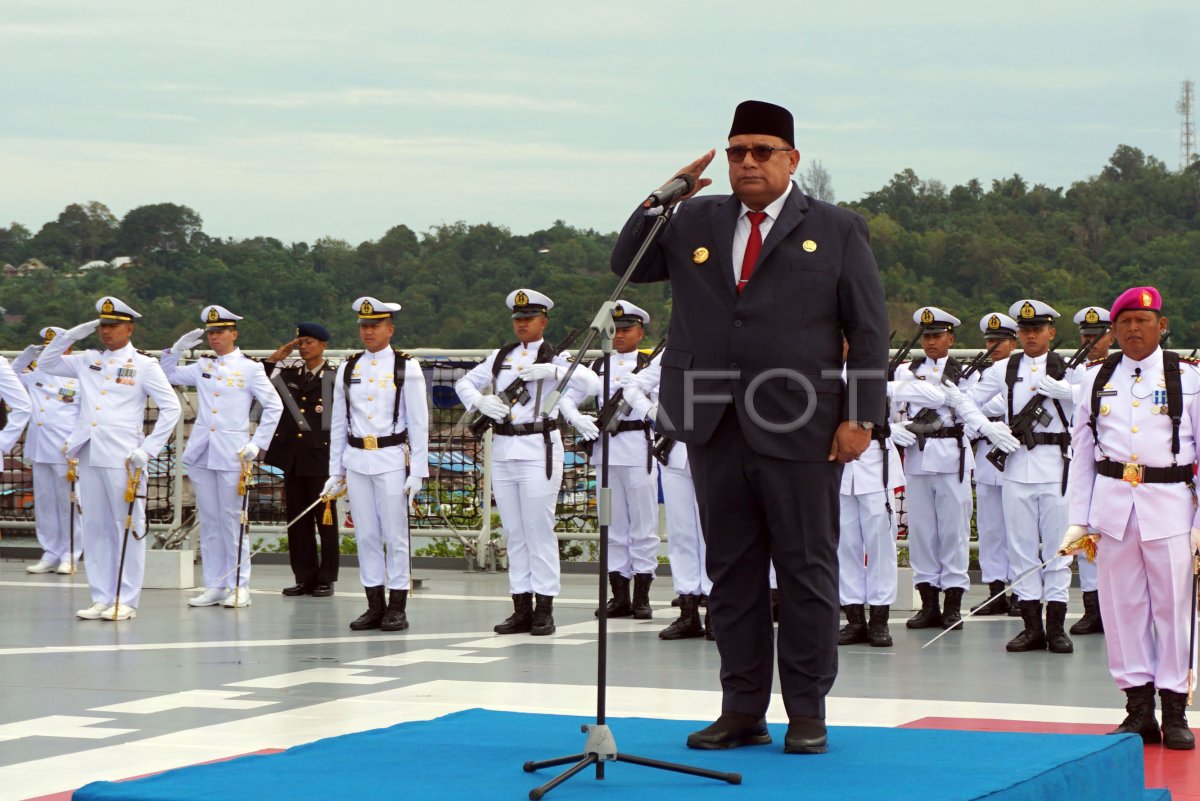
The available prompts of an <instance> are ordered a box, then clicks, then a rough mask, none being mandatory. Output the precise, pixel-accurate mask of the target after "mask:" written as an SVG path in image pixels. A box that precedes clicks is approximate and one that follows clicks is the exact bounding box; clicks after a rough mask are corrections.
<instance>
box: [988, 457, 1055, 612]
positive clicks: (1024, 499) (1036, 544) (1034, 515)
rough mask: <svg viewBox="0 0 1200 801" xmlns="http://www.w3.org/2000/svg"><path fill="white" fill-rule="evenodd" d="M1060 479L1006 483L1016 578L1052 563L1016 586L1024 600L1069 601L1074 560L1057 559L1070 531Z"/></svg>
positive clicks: (1011, 567)
mask: <svg viewBox="0 0 1200 801" xmlns="http://www.w3.org/2000/svg"><path fill="white" fill-rule="evenodd" d="M1061 490H1062V484H1061V483H1059V481H1058V479H1055V480H1054V481H1050V482H1045V483H1038V484H1022V483H1021V482H1018V481H1005V482H1004V528H1005V531H1006V532H1007V534H1008V565H1009V570H1010V571H1012V576H1013V578H1016V577H1017V576H1019V575H1021V574H1022V573H1024V572H1025V571H1027V570H1031V569H1032V568H1033V567H1034V566H1035V565H1037V564H1039V563H1040V562H1043V561H1046V560H1049V561H1048V562H1047V564H1046V566H1045V567H1043V568H1042V569H1041V570H1035V571H1034V572H1033V573H1031V574H1030V575H1028V576H1026V577H1025V578H1023V579H1021V580H1020V581H1018V582H1017V583H1016V584H1014V585H1013V590H1014V591H1015V592H1016V594H1017V598H1018V599H1019V600H1022V601H1062V602H1063V603H1066V601H1067V588H1068V587H1070V586H1071V557H1069V556H1057V557H1056V556H1055V553H1057V551H1058V544H1059V542H1061V541H1062V533H1063V532H1064V531H1066V530H1067V516H1068V515H1067V499H1066V498H1064V497H1063V496H1062V493H1061Z"/></svg>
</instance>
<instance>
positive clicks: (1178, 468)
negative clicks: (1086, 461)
mask: <svg viewBox="0 0 1200 801" xmlns="http://www.w3.org/2000/svg"><path fill="white" fill-rule="evenodd" d="M1096 472H1097V473H1099V474H1100V475H1102V476H1107V477H1108V478H1119V479H1121V480H1122V481H1124V482H1127V483H1129V484H1132V485H1133V486H1135V487H1136V486H1137V485H1138V484H1190V483H1192V481H1193V480H1194V478H1195V474H1194V473H1193V472H1192V466H1191V465H1174V466H1172V467H1147V466H1146V465H1144V464H1136V463H1134V462H1114V461H1113V460H1111V459H1103V460H1101V461H1099V462H1096Z"/></svg>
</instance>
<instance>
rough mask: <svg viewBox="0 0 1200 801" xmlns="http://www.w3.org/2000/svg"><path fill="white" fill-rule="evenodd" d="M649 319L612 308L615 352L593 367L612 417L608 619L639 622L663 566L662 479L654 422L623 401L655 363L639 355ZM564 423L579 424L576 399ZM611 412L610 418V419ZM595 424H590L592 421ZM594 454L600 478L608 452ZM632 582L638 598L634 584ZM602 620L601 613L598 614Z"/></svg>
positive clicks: (567, 401) (626, 306)
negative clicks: (627, 388) (632, 381)
mask: <svg viewBox="0 0 1200 801" xmlns="http://www.w3.org/2000/svg"><path fill="white" fill-rule="evenodd" d="M649 322H650V315H649V314H647V313H646V311H645V309H642V308H640V307H638V306H635V305H633V304H632V303H630V302H629V301H627V300H619V301H617V302H616V305H615V308H614V309H613V323H614V325H615V326H616V332H615V333H614V335H613V350H614V351H615V352H614V353H611V354H609V355H608V356H601V357H600V358H599V359H596V360H595V361H594V362H592V364H591V369H592V372H594V373H595V374H596V375H597V376H598V377H599V378H600V383H601V388H600V389H599V390H598V391H597V392H596V394H595V399H596V406H597V408H599V409H601V413H600V422H601V423H604V422H605V421H607V420H608V419H609V416H611V417H612V423H611V425H610V426H609V431H610V432H611V433H610V434H609V438H608V486H609V490H610V495H611V498H612V508H611V513H612V520H611V522H610V523H609V527H608V583H609V586H610V587H611V588H612V598H611V599H610V600H609V602H608V616H609V617H634V618H637V619H638V620H649V619H650V618H651V617H653V616H654V613H653V611H652V610H651V608H650V585H651V583H652V582H653V581H654V571H655V569H656V568H657V567H658V548H659V545H660V544H661V540H659V538H658V480H657V477H656V475H655V472H654V457H653V455H652V454H651V448H652V446H653V441H652V439H651V437H650V423H649V421H647V420H646V419H645V417H644V416H641V417H639V416H635V415H634V414H633V413H632V412H631V411H628V412H624V413H622V412H621V410H620V408H619V407H620V400H621V398H618V397H616V396H617V395H621V396H622V397H623V395H624V392H623V390H622V386H623V384H624V382H625V381H626V380H627V379H628V378H629V377H630V376H632V375H635V374H636V373H637V372H638V371H640V370H642V369H644V368H645V367H646V366H647V365H648V364H649V363H650V357H649V356H648V355H647V354H644V353H641V352H639V351H638V345H640V344H641V342H642V340H643V339H644V338H645V336H646V324H647V323H649ZM605 373H608V374H609V385H610V386H609V395H610V401H609V404H610V406H611V407H612V408H610V409H608V410H605V409H604V408H603V407H604V397H603V395H604V389H603V383H604V377H603V376H604V374H605ZM561 405H562V416H563V419H565V420H568V421H574V420H576V419H577V418H578V416H579V410H578V409H577V408H576V407H575V404H574V402H573V400H572V399H571V398H569V397H568V398H563V400H562V404H561ZM606 411H607V414H606ZM589 422H590V421H589ZM595 443H596V445H595V448H594V449H593V451H592V454H591V462H592V465H593V466H594V467H595V469H596V473H597V478H599V471H600V464H601V461H600V460H601V459H602V457H603V448H602V446H601V444H600V439H599V438H596V439H595ZM631 581H632V582H633V596H632V598H631V597H630V592H629V585H630V582H631ZM596 614H597V615H599V612H598V611H597V613H596Z"/></svg>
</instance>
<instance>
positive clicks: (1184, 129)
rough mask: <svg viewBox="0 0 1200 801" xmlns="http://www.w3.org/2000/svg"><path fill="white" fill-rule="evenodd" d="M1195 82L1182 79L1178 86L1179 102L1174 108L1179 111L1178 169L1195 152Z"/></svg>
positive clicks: (1183, 168) (1181, 168)
mask: <svg viewBox="0 0 1200 801" xmlns="http://www.w3.org/2000/svg"><path fill="white" fill-rule="evenodd" d="M1195 98H1196V82H1195V81H1183V82H1182V83H1181V84H1180V86H1179V102H1178V103H1176V104H1175V110H1176V111H1178V112H1179V169H1180V170H1181V171H1182V170H1186V169H1187V168H1188V166H1189V165H1190V164H1191V163H1192V156H1193V155H1194V154H1195V153H1196V121H1195V120H1196V118H1195V114H1194V113H1193V110H1194V109H1195V105H1194V104H1195Z"/></svg>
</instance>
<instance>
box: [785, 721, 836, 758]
mask: <svg viewBox="0 0 1200 801" xmlns="http://www.w3.org/2000/svg"><path fill="white" fill-rule="evenodd" d="M828 750H829V736H828V734H827V733H826V731H825V721H823V720H821V719H820V718H803V717H795V718H792V719H791V721H790V722H789V723H788V730H787V734H786V735H784V737H783V753H785V754H824V753H825V752H826V751H828Z"/></svg>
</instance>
